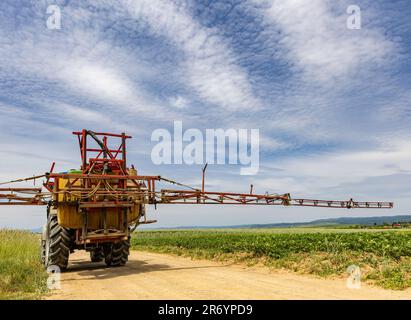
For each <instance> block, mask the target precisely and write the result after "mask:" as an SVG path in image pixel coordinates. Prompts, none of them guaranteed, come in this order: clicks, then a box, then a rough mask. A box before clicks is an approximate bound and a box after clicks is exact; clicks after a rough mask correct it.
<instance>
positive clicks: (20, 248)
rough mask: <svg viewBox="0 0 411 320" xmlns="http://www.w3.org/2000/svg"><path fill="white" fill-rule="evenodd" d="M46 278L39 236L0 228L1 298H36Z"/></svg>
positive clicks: (41, 290)
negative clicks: (40, 252) (40, 253)
mask: <svg viewBox="0 0 411 320" xmlns="http://www.w3.org/2000/svg"><path fill="white" fill-rule="evenodd" d="M46 281H47V274H46V272H45V270H44V267H43V266H42V264H41V262H40V257H39V236H38V235H36V234H34V233H31V232H28V231H15V230H0V299H39V298H40V297H41V296H42V295H43V294H44V293H45V292H46Z"/></svg>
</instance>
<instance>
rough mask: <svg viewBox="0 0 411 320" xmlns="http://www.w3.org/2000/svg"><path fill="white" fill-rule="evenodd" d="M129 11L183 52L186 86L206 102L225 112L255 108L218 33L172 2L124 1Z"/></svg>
mask: <svg viewBox="0 0 411 320" xmlns="http://www.w3.org/2000/svg"><path fill="white" fill-rule="evenodd" d="M127 4H128V7H129V9H130V12H131V13H132V14H134V15H135V16H136V17H138V18H140V19H144V20H145V21H147V22H148V24H149V25H150V27H151V29H152V30H153V32H154V33H156V34H159V35H165V36H166V37H168V38H169V39H171V41H173V43H174V44H175V45H177V46H178V47H179V48H180V49H181V50H183V52H184V57H185V60H184V62H183V63H182V66H183V68H185V73H186V76H187V81H186V84H187V85H188V86H191V87H192V88H194V89H195V91H196V92H197V93H198V94H199V95H200V96H201V97H202V98H203V99H205V100H206V101H208V102H210V103H213V104H217V105H219V106H221V107H223V108H225V109H228V110H236V109H249V108H253V109H258V108H259V107H261V102H260V101H259V99H258V98H256V97H255V96H254V94H253V90H252V86H251V84H250V81H249V79H248V76H247V73H246V72H245V71H244V70H243V69H242V68H241V67H240V66H239V65H238V64H237V63H236V58H235V55H234V54H233V52H231V50H230V48H229V46H228V45H227V44H226V43H225V42H224V41H223V39H222V38H221V37H219V36H218V31H217V30H215V29H210V28H206V27H203V26H202V25H201V24H200V23H199V22H198V21H196V20H194V19H193V18H192V17H191V16H190V15H189V14H188V13H187V11H186V10H185V8H184V6H181V5H180V6H177V5H176V4H174V3H173V2H171V1H162V0H155V1H152V0H144V1H127Z"/></svg>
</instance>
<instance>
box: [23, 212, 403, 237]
mask: <svg viewBox="0 0 411 320" xmlns="http://www.w3.org/2000/svg"><path fill="white" fill-rule="evenodd" d="M410 221H411V215H401V216H384V217H342V218H332V219H319V220H313V221H310V222H284V223H265V224H240V225H232V226H188V227H163V228H150V229H223V228H230V229H236V228H245V229H247V228H293V227H294V228H295V227H315V226H318V227H321V226H327V225H330V226H331V225H353V224H360V225H367V226H371V225H374V224H377V225H382V224H384V223H388V224H392V223H393V222H410ZM31 231H33V232H35V233H41V232H42V228H36V229H32V230H31Z"/></svg>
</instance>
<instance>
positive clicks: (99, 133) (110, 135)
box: [73, 131, 132, 139]
mask: <svg viewBox="0 0 411 320" xmlns="http://www.w3.org/2000/svg"><path fill="white" fill-rule="evenodd" d="M93 133H94V134H95V135H96V136H107V137H116V138H122V137H123V135H122V134H117V133H107V132H93ZM73 134H76V135H82V134H83V133H82V132H77V131H76V132H73ZM124 137H125V138H126V139H131V138H132V136H126V135H125V136H124Z"/></svg>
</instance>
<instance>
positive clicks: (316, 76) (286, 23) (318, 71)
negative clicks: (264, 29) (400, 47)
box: [264, 0, 396, 85]
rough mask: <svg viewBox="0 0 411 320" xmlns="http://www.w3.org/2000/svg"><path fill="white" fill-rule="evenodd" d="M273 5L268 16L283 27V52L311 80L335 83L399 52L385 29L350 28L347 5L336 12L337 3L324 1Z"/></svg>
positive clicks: (281, 1) (293, 0)
mask: <svg viewBox="0 0 411 320" xmlns="http://www.w3.org/2000/svg"><path fill="white" fill-rule="evenodd" d="M270 4H271V6H270V7H269V8H268V9H267V10H264V17H265V18H266V20H267V21H268V22H269V23H272V24H274V25H275V27H277V28H278V29H279V30H281V33H282V34H281V36H280V37H279V44H280V45H281V46H283V47H284V49H285V50H284V49H283V50H281V53H282V54H284V55H285V57H286V59H288V60H289V61H290V62H291V63H292V64H293V66H294V68H295V70H296V71H297V72H299V71H301V72H303V74H304V76H305V77H306V79H307V81H318V82H320V83H321V84H326V83H327V82H329V81H332V83H334V81H335V80H341V78H343V77H347V76H353V75H355V74H358V72H360V73H361V70H364V69H368V68H369V67H371V66H372V67H376V66H378V65H380V64H382V63H386V62H387V60H388V59H390V58H392V55H393V54H394V53H395V50H396V46H395V44H394V43H393V42H392V41H390V40H389V39H387V38H386V37H385V35H384V34H383V33H382V32H381V30H377V29H375V28H371V27H369V26H363V28H362V29H361V30H350V29H348V28H347V27H346V19H347V17H348V14H346V11H345V10H343V9H342V8H344V6H343V5H341V7H340V8H339V9H340V10H341V11H339V12H335V10H334V11H333V10H332V4H333V3H332V2H331V1H324V0H312V1H305V0H273V1H270ZM345 9H346V8H345ZM332 83H331V84H332ZM328 84H329V85H330V83H328Z"/></svg>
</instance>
